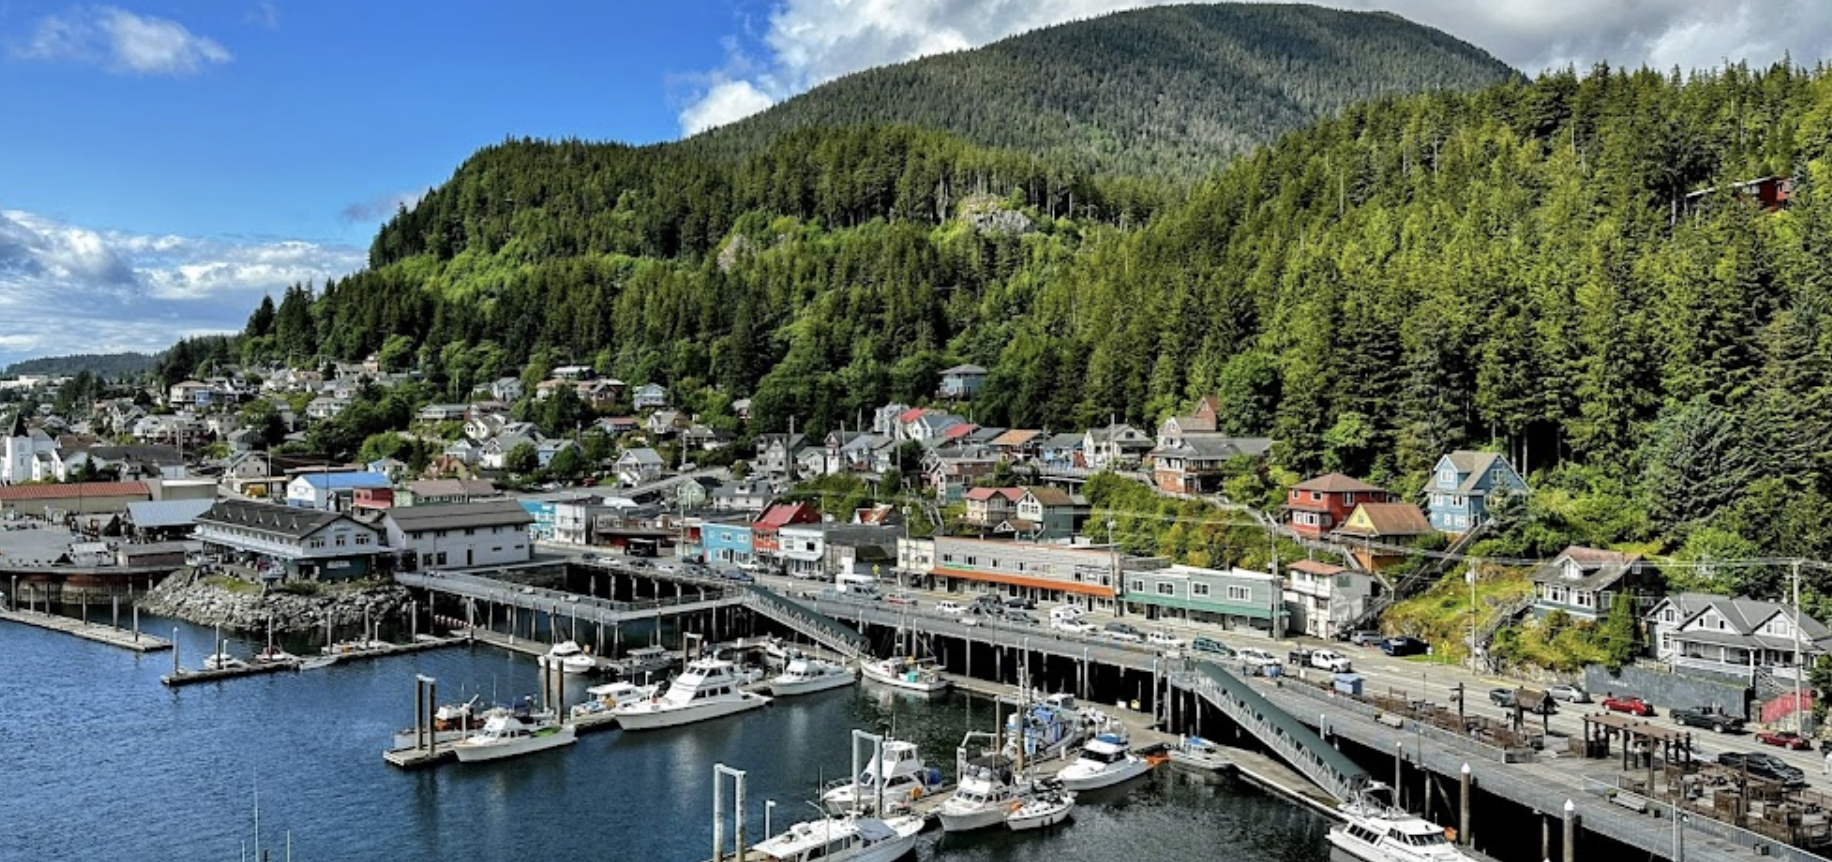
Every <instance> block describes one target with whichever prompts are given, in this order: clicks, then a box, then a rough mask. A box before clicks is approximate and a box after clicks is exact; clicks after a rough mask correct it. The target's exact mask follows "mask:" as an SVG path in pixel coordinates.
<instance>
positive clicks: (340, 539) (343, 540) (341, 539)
mask: <svg viewBox="0 0 1832 862" xmlns="http://www.w3.org/2000/svg"><path fill="white" fill-rule="evenodd" d="M334 541H335V542H336V543H337V547H339V548H341V547H343V546H344V545H346V544H349V542H350V537H349V536H346V535H344V534H343V533H338V534H337V537H336V539H335V540H334Z"/></svg>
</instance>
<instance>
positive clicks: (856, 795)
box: [821, 739, 941, 814]
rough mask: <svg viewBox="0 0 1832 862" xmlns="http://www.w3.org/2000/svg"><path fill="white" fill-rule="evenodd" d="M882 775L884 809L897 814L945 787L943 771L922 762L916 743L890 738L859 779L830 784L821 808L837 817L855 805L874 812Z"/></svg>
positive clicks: (822, 794)
mask: <svg viewBox="0 0 1832 862" xmlns="http://www.w3.org/2000/svg"><path fill="white" fill-rule="evenodd" d="M879 760H882V763H880V762H879ZM880 775H882V776H883V777H884V778H883V784H884V807H885V808H887V809H890V810H893V811H895V810H899V809H902V808H907V807H908V806H909V804H910V803H911V802H914V801H916V800H917V799H921V798H922V797H923V796H924V795H926V794H928V793H932V792H934V791H936V790H938V789H940V787H941V770H939V769H935V768H934V767H930V766H927V765H925V764H924V763H923V762H922V755H921V754H920V753H918V752H917V750H916V743H914V742H909V741H906V740H902V739H886V740H884V747H883V753H882V755H881V757H880V758H874V759H873V761H872V762H870V763H867V764H866V765H865V769H864V770H862V771H860V773H859V777H858V778H857V779H855V780H851V781H848V780H846V779H843V778H842V779H840V780H839V781H837V782H834V783H833V784H831V785H829V786H828V787H827V788H826V789H825V791H824V792H823V793H821V805H822V806H824V807H826V809H827V810H828V811H831V812H833V813H835V814H839V813H843V812H846V811H850V810H853V808H854V806H855V804H856V806H857V808H858V809H859V810H862V811H870V810H871V809H872V808H873V807H874V805H875V801H876V800H877V798H878V784H879V776H880ZM873 813H880V812H873Z"/></svg>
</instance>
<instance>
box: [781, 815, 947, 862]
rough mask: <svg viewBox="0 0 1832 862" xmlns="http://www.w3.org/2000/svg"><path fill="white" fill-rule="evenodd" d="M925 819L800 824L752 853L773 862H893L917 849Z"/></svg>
mask: <svg viewBox="0 0 1832 862" xmlns="http://www.w3.org/2000/svg"><path fill="white" fill-rule="evenodd" d="M922 823H923V821H922V818H920V817H913V816H903V817H892V818H888V819H884V820H880V819H878V818H876V817H856V816H852V815H835V816H833V817H828V818H826V819H824V820H810V821H804V822H801V823H797V824H795V825H794V826H791V827H789V828H788V830H787V831H785V832H783V833H782V834H780V835H773V836H771V837H770V838H768V839H767V840H765V841H764V842H763V843H761V844H758V845H757V846H755V847H753V848H751V850H752V851H753V852H755V853H757V854H759V855H761V856H762V857H763V858H765V859H769V860H771V862H814V860H816V859H819V860H821V862H892V860H895V859H901V858H903V857H904V855H906V854H908V853H910V852H911V851H912V850H915V849H916V835H917V833H919V832H921V831H922Z"/></svg>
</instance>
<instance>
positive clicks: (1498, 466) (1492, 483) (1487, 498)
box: [1426, 450, 1527, 533]
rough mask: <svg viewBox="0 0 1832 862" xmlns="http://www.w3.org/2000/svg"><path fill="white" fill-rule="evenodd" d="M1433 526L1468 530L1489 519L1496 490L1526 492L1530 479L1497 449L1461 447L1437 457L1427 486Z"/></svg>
mask: <svg viewBox="0 0 1832 862" xmlns="http://www.w3.org/2000/svg"><path fill="white" fill-rule="evenodd" d="M1426 491H1427V492H1428V493H1429V495H1430V496H1429V500H1430V503H1429V504H1428V505H1427V506H1426V509H1427V510H1428V511H1429V512H1430V515H1431V526H1432V527H1434V528H1436V529H1437V530H1439V531H1441V532H1445V533H1466V532H1469V531H1470V530H1471V529H1474V528H1475V527H1477V526H1480V525H1481V524H1482V523H1483V522H1485V521H1487V520H1488V513H1489V507H1490V502H1491V500H1492V499H1493V498H1494V497H1495V495H1497V494H1506V493H1519V494H1525V493H1527V483H1526V481H1525V480H1523V479H1521V478H1520V474H1519V473H1516V472H1514V465H1512V464H1509V463H1508V459H1507V458H1504V457H1502V456H1501V455H1498V454H1496V453H1494V452H1472V451H1469V450H1459V451H1456V452H1452V453H1450V454H1449V455H1445V456H1444V457H1442V458H1439V459H1438V463H1437V466H1436V467H1433V468H1432V471H1431V482H1430V484H1429V485H1428V486H1427V487H1426Z"/></svg>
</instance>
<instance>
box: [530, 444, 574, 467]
mask: <svg viewBox="0 0 1832 862" xmlns="http://www.w3.org/2000/svg"><path fill="white" fill-rule="evenodd" d="M568 450H571V451H572V452H573V454H575V455H579V456H580V457H584V455H585V450H584V449H582V448H581V447H580V446H579V444H578V443H577V442H576V441H574V440H572V439H570V438H566V437H559V438H555V439H551V440H542V441H541V442H539V443H536V444H535V445H534V461H535V463H536V464H539V465H541V466H542V467H546V466H548V465H550V464H552V463H553V456H555V455H558V454H560V453H561V452H565V451H568Z"/></svg>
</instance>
